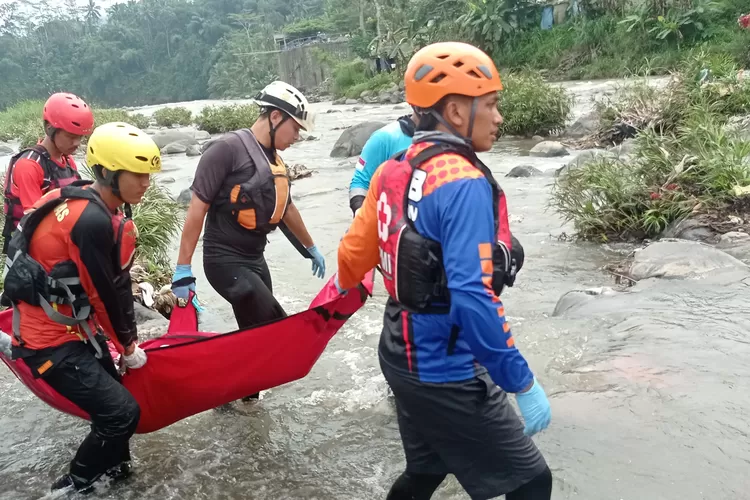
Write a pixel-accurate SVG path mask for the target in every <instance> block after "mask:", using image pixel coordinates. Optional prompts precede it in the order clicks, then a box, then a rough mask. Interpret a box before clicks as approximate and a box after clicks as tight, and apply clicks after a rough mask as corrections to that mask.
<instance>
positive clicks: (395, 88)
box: [385, 83, 401, 93]
mask: <svg viewBox="0 0 750 500" xmlns="http://www.w3.org/2000/svg"><path fill="white" fill-rule="evenodd" d="M385 90H386V92H390V93H394V92H398V91H399V90H401V89H400V88H399V86H398V84H397V83H392V84H391V85H390V86H389V87H388V88H387V89H385Z"/></svg>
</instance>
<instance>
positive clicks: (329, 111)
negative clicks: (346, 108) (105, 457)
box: [326, 108, 341, 114]
mask: <svg viewBox="0 0 750 500" xmlns="http://www.w3.org/2000/svg"><path fill="white" fill-rule="evenodd" d="M326 113H328V114H330V113H341V110H340V109H332V108H328V109H327V110H326Z"/></svg>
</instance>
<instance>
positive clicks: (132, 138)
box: [86, 122, 161, 183]
mask: <svg viewBox="0 0 750 500" xmlns="http://www.w3.org/2000/svg"><path fill="white" fill-rule="evenodd" d="M86 163H88V164H89V166H91V167H94V166H95V165H99V166H101V167H102V169H104V170H108V171H109V172H111V173H112V174H113V173H115V172H118V171H121V170H125V171H127V172H133V173H135V174H155V173H156V172H159V171H161V153H160V151H159V146H157V145H156V143H155V142H154V140H153V139H151V137H150V136H149V135H148V134H146V133H145V132H143V131H142V130H141V129H139V128H137V127H134V126H132V125H130V124H128V123H123V122H111V123H105V124H103V125H99V126H98V127H96V128H95V129H94V132H93V133H92V134H91V137H89V141H88V145H87V146H86ZM96 170H97V169H94V172H96ZM112 174H107V173H106V172H102V175H103V177H104V179H99V180H100V181H101V180H103V181H105V182H107V183H109V182H111V180H112V179H113V178H114V177H115V176H114V175H112ZM97 177H98V176H97Z"/></svg>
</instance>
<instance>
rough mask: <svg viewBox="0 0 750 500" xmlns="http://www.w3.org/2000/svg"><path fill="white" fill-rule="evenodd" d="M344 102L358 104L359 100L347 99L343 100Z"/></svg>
mask: <svg viewBox="0 0 750 500" xmlns="http://www.w3.org/2000/svg"><path fill="white" fill-rule="evenodd" d="M344 104H350V105H351V104H359V101H358V100H356V99H347V100H346V101H344Z"/></svg>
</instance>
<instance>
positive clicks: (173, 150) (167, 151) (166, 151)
mask: <svg viewBox="0 0 750 500" xmlns="http://www.w3.org/2000/svg"><path fill="white" fill-rule="evenodd" d="M187 148H188V147H187V146H186V145H185V144H181V143H179V142H173V143H171V144H167V145H166V146H164V147H163V148H161V154H163V155H175V154H179V153H184V152H186V151H187Z"/></svg>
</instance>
